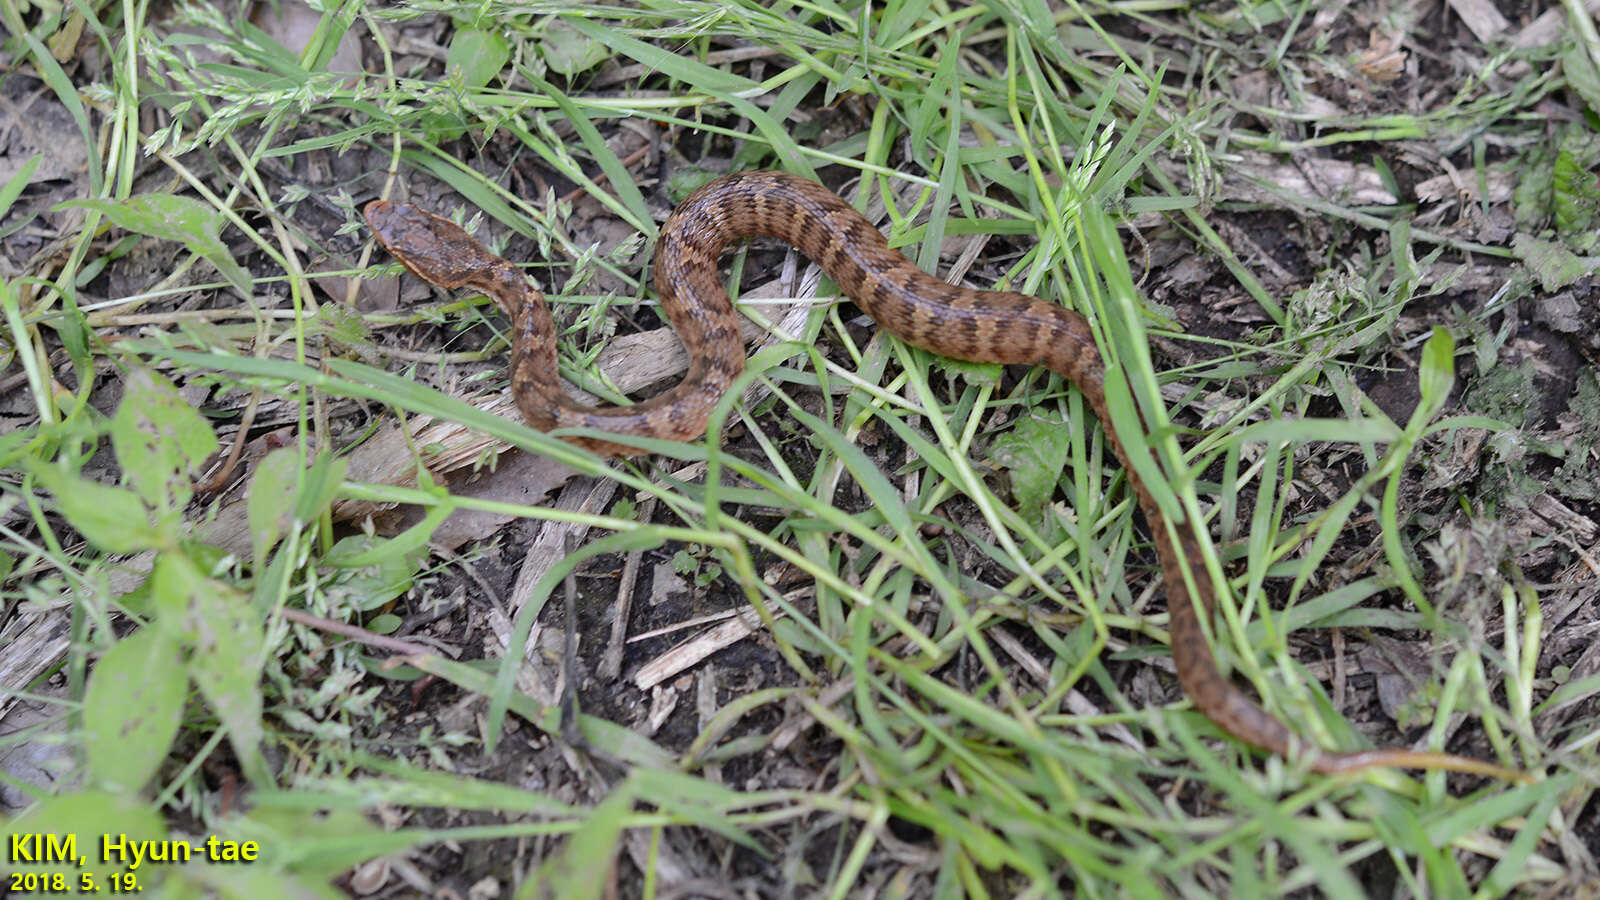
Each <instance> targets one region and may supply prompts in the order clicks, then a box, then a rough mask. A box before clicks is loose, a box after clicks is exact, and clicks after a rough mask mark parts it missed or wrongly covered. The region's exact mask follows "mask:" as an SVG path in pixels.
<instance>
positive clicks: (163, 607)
mask: <svg viewBox="0 0 1600 900" xmlns="http://www.w3.org/2000/svg"><path fill="white" fill-rule="evenodd" d="M150 592H151V599H152V603H153V604H154V606H155V608H156V610H157V614H158V617H159V618H158V622H157V626H156V627H159V628H162V629H165V630H167V631H168V632H169V633H171V634H173V635H174V636H176V637H177V638H178V639H179V640H180V641H181V642H182V643H183V644H185V645H187V646H188V647H189V650H190V655H189V677H190V678H192V679H194V683H195V685H196V686H197V687H199V688H200V693H201V694H202V695H204V697H205V698H206V705H207V706H209V707H210V708H211V711H212V712H214V713H216V715H217V718H218V719H220V720H221V721H222V724H223V725H224V726H225V727H226V728H227V729H228V739H229V741H230V742H231V743H232V745H233V752H234V754H235V755H236V756H238V757H239V760H240V764H241V765H242V766H243V768H244V771H245V775H246V776H247V777H249V778H250V780H251V781H252V782H254V783H256V784H257V785H258V786H259V787H269V786H270V776H269V773H268V770H267V766H266V762H265V760H264V759H263V758H262V756H261V736H262V728H261V666H262V664H263V662H264V655H263V647H264V644H265V636H264V635H263V633H262V626H261V622H260V620H259V619H258V618H257V614H256V610H255V607H254V606H253V605H252V604H251V603H250V602H249V598H247V597H245V596H244V595H243V594H242V593H240V592H239V590H238V589H236V588H234V587H233V586H231V585H228V584H224V583H222V582H220V581H216V580H214V579H211V578H207V577H205V575H204V573H202V572H200V571H199V570H198V569H196V568H195V567H194V564H193V563H192V562H190V560H189V558H188V557H186V556H183V555H180V554H176V553H164V554H162V555H161V556H160V558H158V559H157V560H156V565H155V569H154V571H152V572H151V574H150Z"/></svg>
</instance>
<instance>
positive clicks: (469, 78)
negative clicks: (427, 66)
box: [444, 28, 511, 88]
mask: <svg viewBox="0 0 1600 900" xmlns="http://www.w3.org/2000/svg"><path fill="white" fill-rule="evenodd" d="M510 58H511V46H510V45H509V44H507V43H506V39H505V38H504V37H502V36H501V35H500V33H499V32H496V31H478V30H477V29H473V28H462V29H458V30H457V31H456V34H455V37H454V38H452V39H451V40H450V49H449V50H447V51H446V52H445V57H444V70H445V72H446V73H450V74H454V73H456V72H459V73H460V77H461V83H462V86H464V87H466V88H480V87H483V86H484V85H486V84H488V83H489V82H491V81H493V80H494V77H495V76H496V75H499V74H500V70H501V69H502V68H504V67H505V64H506V60H508V59H510Z"/></svg>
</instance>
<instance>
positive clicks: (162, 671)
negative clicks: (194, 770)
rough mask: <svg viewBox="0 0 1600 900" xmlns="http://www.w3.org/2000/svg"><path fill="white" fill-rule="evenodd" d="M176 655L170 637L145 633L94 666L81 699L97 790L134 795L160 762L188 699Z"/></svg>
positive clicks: (123, 642) (151, 631) (126, 640)
mask: <svg viewBox="0 0 1600 900" xmlns="http://www.w3.org/2000/svg"><path fill="white" fill-rule="evenodd" d="M178 655H179V648H178V643H177V641H175V640H173V639H172V636H171V635H170V634H168V633H167V632H165V631H162V630H161V629H159V628H146V629H143V630H142V631H138V632H135V633H134V634H131V635H129V636H127V637H125V638H123V639H122V640H120V641H118V642H117V644H116V646H114V647H112V648H111V649H110V650H108V651H107V652H106V654H105V655H104V656H102V657H100V661H99V662H98V663H96V664H95V667H94V676H93V677H92V678H91V679H90V680H89V690H88V692H87V693H86V694H85V695H84V700H83V724H84V729H85V736H84V745H85V752H86V755H87V757H88V762H89V772H90V774H91V775H93V776H94V779H95V781H96V782H97V783H98V784H100V785H101V786H104V787H108V788H113V789H115V790H118V791H120V792H123V793H128V794H133V793H137V792H138V791H139V790H140V789H141V788H143V787H144V785H145V782H147V781H149V780H150V776H152V775H154V774H155V773H156V770H157V769H158V768H160V766H161V762H162V760H164V759H166V756H167V751H168V750H169V749H170V748H171V747H172V739H173V738H174V737H176V736H177V734H178V725H179V723H180V722H181V721H182V717H183V702H184V699H185V697H186V696H187V695H188V690H187V688H188V678H187V677H186V676H185V675H184V670H183V666H181V665H179V661H178Z"/></svg>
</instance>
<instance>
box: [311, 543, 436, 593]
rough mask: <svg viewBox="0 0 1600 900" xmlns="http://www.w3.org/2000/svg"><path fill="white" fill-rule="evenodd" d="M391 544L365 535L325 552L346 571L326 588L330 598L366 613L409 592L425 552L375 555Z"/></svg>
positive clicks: (421, 549)
mask: <svg viewBox="0 0 1600 900" xmlns="http://www.w3.org/2000/svg"><path fill="white" fill-rule="evenodd" d="M437 524H438V523H437V522H435V523H434V525H437ZM428 530H429V532H432V530H433V529H432V528H431V527H430V528H429V529H428ZM391 544H393V541H390V540H387V539H384V538H379V537H373V536H372V535H367V534H354V535H351V536H349V537H347V538H343V539H341V540H340V541H339V542H338V543H337V544H334V545H333V549H332V550H329V551H328V556H327V562H328V563H329V564H330V565H333V566H340V567H342V566H349V568H346V569H345V570H344V571H343V572H341V573H340V574H339V576H338V578H337V579H336V580H335V581H334V582H333V583H332V584H330V585H328V587H327V591H328V594H329V596H330V597H334V598H340V599H342V600H343V601H344V602H346V603H348V604H349V605H350V606H352V607H354V608H355V609H359V610H361V611H363V612H365V611H367V610H373V609H377V608H379V607H381V606H383V605H384V604H386V603H388V602H389V601H391V600H393V599H394V598H396V597H398V596H400V595H401V594H404V593H405V592H406V591H409V590H411V583H412V579H413V578H414V577H415V576H416V574H417V569H418V568H419V567H420V566H421V565H422V561H423V560H424V559H425V558H426V557H427V552H428V551H427V548H426V547H425V546H424V547H422V548H411V549H410V550H409V551H406V552H394V553H383V552H377V551H381V550H382V549H385V548H387V547H388V546H389V545H391ZM400 549H404V548H400ZM352 559H359V560H361V562H360V564H359V565H351V564H350V563H349V560H352Z"/></svg>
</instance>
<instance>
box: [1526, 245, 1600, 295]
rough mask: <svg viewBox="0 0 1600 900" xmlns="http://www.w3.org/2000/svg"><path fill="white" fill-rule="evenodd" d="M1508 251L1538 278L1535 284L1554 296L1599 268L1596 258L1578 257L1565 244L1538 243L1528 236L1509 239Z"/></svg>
mask: <svg viewBox="0 0 1600 900" xmlns="http://www.w3.org/2000/svg"><path fill="white" fill-rule="evenodd" d="M1511 250H1512V252H1513V253H1515V254H1516V255H1517V258H1518V259H1520V260H1522V261H1523V262H1524V263H1525V264H1527V266H1528V270H1529V271H1530V272H1532V273H1533V275H1534V277H1535V278H1538V279H1539V285H1540V286H1541V287H1543V288H1544V289H1545V291H1547V292H1549V293H1555V292H1556V291H1559V290H1561V289H1562V288H1564V287H1566V286H1567V285H1569V284H1571V283H1573V282H1574V281H1577V280H1578V279H1579V278H1582V277H1583V276H1585V275H1588V274H1589V273H1590V272H1593V271H1594V270H1595V269H1596V268H1600V258H1597V257H1593V256H1578V255H1577V254H1576V253H1573V252H1572V251H1571V250H1570V249H1568V248H1567V246H1566V245H1565V244H1562V243H1558V242H1556V241H1545V240H1540V239H1539V238H1536V237H1533V236H1532V235H1527V234H1519V235H1517V236H1516V237H1514V238H1512V239H1511Z"/></svg>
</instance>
